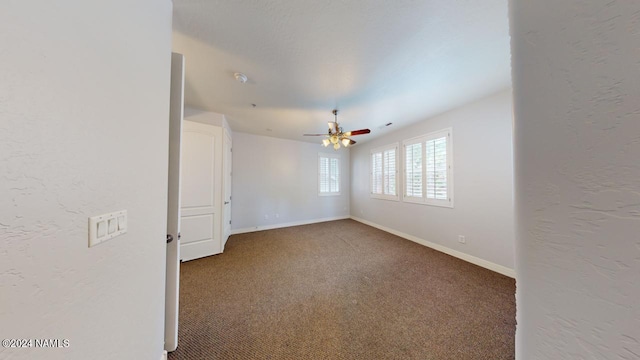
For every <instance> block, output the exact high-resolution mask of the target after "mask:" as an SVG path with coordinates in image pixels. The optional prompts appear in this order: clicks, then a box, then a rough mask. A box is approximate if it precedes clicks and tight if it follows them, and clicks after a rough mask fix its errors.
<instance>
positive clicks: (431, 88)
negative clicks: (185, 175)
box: [173, 0, 511, 142]
mask: <svg viewBox="0 0 640 360" xmlns="http://www.w3.org/2000/svg"><path fill="white" fill-rule="evenodd" d="M173 2H174V18H173V32H174V37H173V41H174V44H173V47H174V51H175V52H179V53H182V54H184V55H185V57H186V86H185V87H186V92H185V98H186V103H187V105H188V106H191V107H196V108H199V109H202V110H207V111H214V112H218V113H222V114H225V115H226V116H227V119H228V121H229V123H230V125H231V127H232V129H233V130H234V131H241V132H248V133H253V134H260V135H267V136H274V137H280V138H287V139H293V140H302V141H311V142H319V139H318V138H315V137H303V136H302V134H303V133H324V132H325V131H326V129H327V125H326V122H327V121H331V120H332V119H333V115H332V114H331V110H332V109H334V108H338V109H339V110H340V113H339V116H338V120H339V122H340V124H341V126H342V127H343V128H344V129H345V131H346V130H355V129H361V128H370V129H371V134H370V135H361V136H357V137H355V138H354V140H357V141H359V142H363V141H366V140H370V139H373V138H375V137H377V136H380V135H382V134H384V133H385V132H388V131H392V130H393V129H397V128H399V127H401V126H404V125H408V124H410V123H413V122H416V121H420V120H424V119H427V118H429V117H431V116H433V115H436V114H439V113H442V112H444V111H447V110H449V109H451V108H454V107H456V106H459V105H462V104H464V103H467V102H469V101H472V100H475V99H478V98H480V97H483V96H485V95H489V94H492V93H495V92H497V91H499V90H502V89H505V88H508V87H509V86H510V82H511V78H510V50H509V30H508V13H507V1H506V0H420V1H410V0H394V1H391V0H377V1H365V0H342V1H317V0H290V1H285V0H224V1H223V0H173ZM235 72H242V73H244V74H246V75H247V76H248V78H249V81H248V82H247V83H246V84H241V83H239V82H237V81H236V80H235V79H234V77H233V74H234V73H235ZM251 104H256V105H257V106H256V107H255V108H254V107H252V106H251ZM388 122H392V123H393V125H392V126H390V127H387V128H385V129H380V128H379V127H380V126H382V125H384V124H385V123H388ZM267 129H269V130H267Z"/></svg>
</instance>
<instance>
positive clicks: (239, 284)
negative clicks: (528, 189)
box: [169, 220, 516, 360]
mask: <svg viewBox="0 0 640 360" xmlns="http://www.w3.org/2000/svg"><path fill="white" fill-rule="evenodd" d="M180 276H181V283H180V322H179V324H180V325H179V341H178V344H179V345H178V349H177V350H176V351H175V352H173V353H171V354H170V355H169V359H170V360H179V359H189V360H192V359H199V360H200V359H424V360H427V359H439V360H442V359H457V360H462V359H491V360H498V359H514V358H515V355H514V347H515V346H514V335H515V325H516V324H515V281H514V280H513V279H511V278H509V277H505V276H503V275H500V274H497V273H495V272H492V271H489V270H486V269H483V268H481V267H478V266H475V265H472V264H469V263H467V262H464V261H462V260H459V259H456V258H454V257H451V256H448V255H445V254H443V253H440V252H437V251H435V250H432V249H430V248H427V247H424V246H421V245H418V244H416V243H413V242H411V241H408V240H405V239H402V238H399V237H397V236H394V235H391V234H389V233H386V232H383V231H380V230H378V229H375V228H372V227H370V226H367V225H364V224H361V223H358V222H356V221H353V220H340V221H333V222H326V223H318V224H312V225H305V226H297V227H290V228H283V229H276V230H268V231H261V232H254V233H247V234H240V235H233V236H231V237H230V238H229V240H228V242H227V245H226V249H225V251H224V253H223V254H220V255H215V256H211V257H207V258H203V259H199V260H194V261H190V262H186V263H183V264H182V268H181V273H180Z"/></svg>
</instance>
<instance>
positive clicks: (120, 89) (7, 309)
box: [0, 0, 171, 360]
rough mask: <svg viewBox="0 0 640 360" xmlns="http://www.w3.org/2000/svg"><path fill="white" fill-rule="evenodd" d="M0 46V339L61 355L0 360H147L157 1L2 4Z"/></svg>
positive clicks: (162, 172)
mask: <svg viewBox="0 0 640 360" xmlns="http://www.w3.org/2000/svg"><path fill="white" fill-rule="evenodd" d="M0 44H2V46H1V48H0V339H6V338H30V339H33V338H55V339H68V340H69V345H70V347H68V348H65V349H47V348H44V349H43V348H40V349H35V348H30V349H29V348H27V349H6V348H3V347H0V359H116V358H123V357H125V358H129V359H151V360H157V359H160V357H161V355H162V350H163V333H164V330H163V321H164V279H165V273H164V268H165V263H164V262H165V255H164V254H165V244H164V241H163V239H164V236H165V230H166V201H167V198H166V191H167V139H168V110H169V108H168V106H169V104H168V98H169V74H170V52H171V3H170V2H169V1H166V0H165V1H157V0H136V1H129V0H127V1H124V0H111V1H90V2H86V1H79V0H78V1H73V0H71V1H63V2H51V1H35V2H34V1H28V2H24V1H11V0H9V1H2V2H1V3H0ZM122 209H127V210H128V216H129V223H128V227H129V228H128V233H127V234H125V235H122V236H120V237H117V238H114V239H112V240H110V241H109V242H106V243H103V244H100V245H98V246H96V247H93V248H88V246H87V243H88V242H87V234H88V230H87V226H88V225H87V224H88V220H87V219H88V217H90V216H93V215H100V214H104V213H107V212H111V211H115V210H122Z"/></svg>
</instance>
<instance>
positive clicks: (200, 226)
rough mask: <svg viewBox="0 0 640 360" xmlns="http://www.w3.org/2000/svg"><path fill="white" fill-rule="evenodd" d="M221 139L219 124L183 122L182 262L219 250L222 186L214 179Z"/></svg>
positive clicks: (218, 174)
mask: <svg viewBox="0 0 640 360" xmlns="http://www.w3.org/2000/svg"><path fill="white" fill-rule="evenodd" d="M221 140H222V130H221V128H219V127H215V126H212V125H206V124H200V123H196V122H192V121H184V122H183V131H182V161H181V164H180V165H181V168H182V207H181V209H180V210H181V233H182V237H181V240H180V254H181V258H182V260H183V261H187V260H193V259H197V258H201V257H204V256H209V255H214V254H219V253H221V252H222V246H221V242H220V235H221V228H220V221H221V219H220V213H219V211H220V210H219V209H220V200H221V191H222V186H220V185H221V184H220V183H219V182H217V181H216V179H220V178H221V176H220V175H221V166H220V165H221V161H222V154H221V148H222V146H221V145H222V143H221ZM219 149H220V150H219ZM216 185H217V186H216Z"/></svg>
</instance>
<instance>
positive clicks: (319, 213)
mask: <svg viewBox="0 0 640 360" xmlns="http://www.w3.org/2000/svg"><path fill="white" fill-rule="evenodd" d="M319 152H328V153H331V154H334V153H335V152H334V150H333V149H332V148H325V147H323V146H322V145H320V140H318V143H317V144H310V143H306V142H300V141H293V140H284V139H276V138H272V137H266V136H259V135H250V134H245V133H240V132H234V133H233V180H232V196H233V200H232V202H231V205H232V206H231V214H232V221H233V223H232V229H233V230H241V229H251V228H255V227H269V226H276V225H278V224H287V223H297V222H305V221H314V220H318V219H326V218H335V217H347V216H349V149H340V150H339V151H338V152H337V153H338V154H340V155H341V156H342V158H341V168H340V170H341V171H342V173H341V174H340V175H341V189H340V191H341V194H340V195H339V196H318V153H319ZM275 214H278V215H279V217H278V218H276V217H275ZM265 215H268V217H269V218H268V219H265V218H264V216H265Z"/></svg>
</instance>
